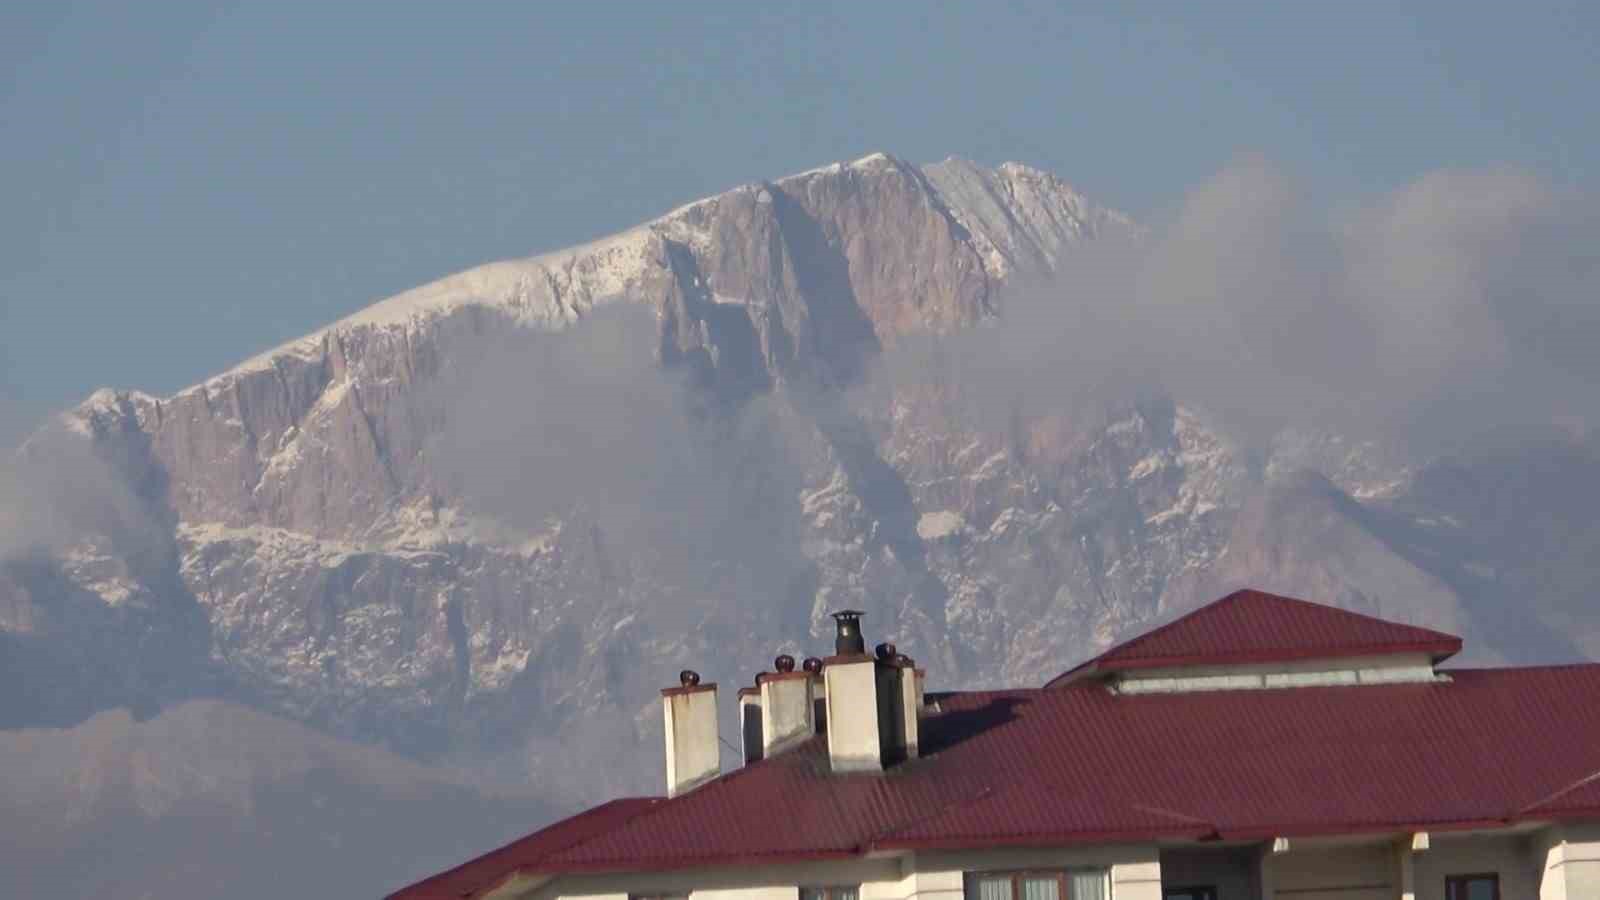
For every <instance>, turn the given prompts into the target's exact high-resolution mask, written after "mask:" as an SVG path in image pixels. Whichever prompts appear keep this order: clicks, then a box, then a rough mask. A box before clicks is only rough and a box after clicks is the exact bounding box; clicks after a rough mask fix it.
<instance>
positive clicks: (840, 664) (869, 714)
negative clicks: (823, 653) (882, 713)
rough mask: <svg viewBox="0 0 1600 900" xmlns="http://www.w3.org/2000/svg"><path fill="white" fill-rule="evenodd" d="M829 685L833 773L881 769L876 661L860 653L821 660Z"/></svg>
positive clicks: (830, 756)
mask: <svg viewBox="0 0 1600 900" xmlns="http://www.w3.org/2000/svg"><path fill="white" fill-rule="evenodd" d="M822 677H823V680H824V681H825V682H826V683H827V686H828V762H829V763H830V764H831V765H832V766H833V771H835V772H878V771H881V770H882V769H883V732H882V730H881V729H880V727H879V725H880V723H879V721H878V719H879V716H878V661H877V660H876V659H873V658H872V657H871V656H868V655H867V654H865V653H863V654H860V655H859V656H857V655H846V654H838V655H835V656H830V657H828V658H827V659H826V660H823V669H822Z"/></svg>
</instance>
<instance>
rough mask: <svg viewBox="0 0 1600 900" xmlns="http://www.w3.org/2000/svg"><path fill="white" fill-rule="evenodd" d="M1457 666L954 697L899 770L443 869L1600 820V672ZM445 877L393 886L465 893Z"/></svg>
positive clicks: (485, 881) (801, 782) (736, 797)
mask: <svg viewBox="0 0 1600 900" xmlns="http://www.w3.org/2000/svg"><path fill="white" fill-rule="evenodd" d="M1402 627H1403V626H1402ZM1449 676H1450V677H1449V678H1448V679H1447V680H1443V681H1439V682H1433V683H1418V684H1387V685H1360V686H1346V687H1304V688H1293V689H1281V690H1251V691H1218V692H1210V693H1188V694H1143V695H1129V694H1117V693H1113V692H1111V691H1108V690H1106V689H1105V688H1104V687H1103V686H1102V685H1101V684H1100V683H1098V682H1096V681H1080V682H1076V683H1073V684H1071V685H1069V686H1066V687H1062V688H1058V689H1053V690H1015V691H999V692H983V693H962V694H952V695H943V696H939V697H936V698H932V699H936V700H937V706H935V707H932V708H930V710H929V711H928V713H927V714H926V715H925V716H924V717H923V719H922V722H921V746H922V752H923V754H924V755H923V757H922V758H921V759H917V760H913V761H910V762H907V763H904V764H901V765H898V766H895V767H894V768H892V769H891V770H890V771H888V772H885V773H882V774H877V775H863V774H857V775H833V774H831V773H830V771H829V766H828V756H827V744H826V738H825V736H818V737H816V738H813V739H812V740H810V741H807V742H806V743H804V744H802V745H800V746H799V747H798V748H796V749H794V750H792V751H789V752H787V753H784V754H782V755H779V756H777V757H773V758H770V759H766V760H762V761H760V762H757V763H754V764H752V765H749V766H746V767H744V768H742V769H738V770H736V771H734V772H732V773H731V774H728V775H725V776H723V777H721V778H718V779H716V780H714V781H711V782H709V783H708V784H706V785H704V786H703V787H700V788H698V789H696V790H694V791H691V792H689V793H687V794H684V795H682V796H679V797H676V798H674V799H671V800H655V801H651V800H632V801H622V803H623V806H621V807H619V808H611V805H608V806H606V807H599V808H597V809H596V810H593V811H591V812H590V813H586V814H585V816H587V817H590V818H587V819H586V818H585V816H580V817H577V818H575V819H572V820H568V822H566V823H562V824H560V825H557V826H553V828H551V829H546V830H545V831H543V832H539V833H538V834H536V835H533V836H531V837H530V838H528V839H526V841H528V842H530V843H529V844H527V846H524V847H522V848H521V849H520V850H517V849H514V848H518V847H519V845H520V844H521V843H522V842H519V844H513V845H510V846H509V847H507V848H502V849H501V850H498V851H495V852H494V853H491V854H489V855H487V856H485V857H482V858H480V859H478V860H474V861H473V862H471V863H468V864H466V865H465V866H462V867H459V868H458V869H456V870H452V872H450V873H446V874H445V875H444V876H439V877H440V878H441V879H443V878H450V879H453V880H451V881H449V882H448V883H449V885H450V886H451V887H450V890H458V889H464V890H468V891H471V890H477V889H481V888H482V887H484V886H492V885H493V884H497V883H499V882H501V881H503V880H504V879H505V878H506V877H507V876H509V875H510V874H511V873H512V872H514V871H517V870H521V871H524V872H542V873H564V872H580V871H603V870H645V871H648V870H661V869H673V868H683V867H690V866H703V865H727V864H737V863H750V862H757V861H773V862H776V861H801V860H814V859H824V858H831V857H848V856H856V855H859V854H863V853H868V852H871V851H875V850H890V849H900V848H931V847H982V846H999V845H1007V846H1026V845H1046V844H1048V845H1065V844H1074V843H1090V842H1102V841H1123V840H1154V839H1161V838H1172V839H1203V838H1223V839H1228V838H1238V839H1256V838H1261V839H1265V838H1270V837H1274V836H1292V835H1301V834H1338V833H1361V832H1385V831H1399V830H1405V829H1412V830H1418V829H1429V828H1431V829H1434V830H1442V829H1446V828H1464V827H1472V826H1475V825H1482V826H1490V825H1500V824H1506V823H1509V822H1513V821H1527V820H1537V821H1543V820H1546V819H1555V818H1562V817H1571V816H1583V815H1587V816H1591V817H1600V702H1597V701H1600V665H1584V666H1568V667H1552V668H1525V669H1488V670H1476V669H1474V670H1457V671H1453V672H1450V673H1449ZM432 882H433V880H430V881H429V882H423V883H422V884H420V885H418V886H417V887H416V888H412V889H407V890H405V891H402V892H400V893H398V894H396V895H395V896H396V897H402V898H424V897H426V898H437V897H444V896H464V895H463V894H460V893H455V894H446V893H439V892H437V891H436V890H434V889H432V888H429V887H428V885H430V884H431V883H432ZM462 886H465V887H464V888H463V887H462Z"/></svg>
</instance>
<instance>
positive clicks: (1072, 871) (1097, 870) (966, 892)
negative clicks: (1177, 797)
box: [961, 866, 1499, 900]
mask: <svg viewBox="0 0 1600 900" xmlns="http://www.w3.org/2000/svg"><path fill="white" fill-rule="evenodd" d="M1088 873H1094V874H1096V875H1099V876H1100V879H1101V884H1102V886H1103V888H1104V890H1102V891H1101V894H1102V895H1103V896H1105V897H1107V898H1109V897H1110V896H1111V883H1110V876H1111V870H1110V869H1108V868H1106V867H1103V866H1071V867H1066V868H1060V869H982V870H978V871H974V872H967V873H966V878H965V879H963V881H962V884H961V893H962V896H963V898H966V897H969V896H970V895H971V886H972V884H973V882H975V881H977V880H978V879H979V878H1007V879H1010V881H1011V900H1022V881H1023V879H1025V878H1054V879H1055V880H1056V896H1057V897H1058V898H1059V900H1075V898H1074V897H1073V896H1072V878H1071V876H1073V875H1083V874H1088ZM1495 900H1499V898H1498V897H1497V898H1495Z"/></svg>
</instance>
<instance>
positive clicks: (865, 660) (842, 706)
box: [822, 610, 918, 772]
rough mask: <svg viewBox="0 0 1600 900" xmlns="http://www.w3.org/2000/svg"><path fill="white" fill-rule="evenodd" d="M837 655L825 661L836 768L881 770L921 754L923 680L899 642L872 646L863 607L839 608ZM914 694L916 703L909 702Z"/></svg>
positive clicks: (832, 756)
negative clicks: (864, 633)
mask: <svg viewBox="0 0 1600 900" xmlns="http://www.w3.org/2000/svg"><path fill="white" fill-rule="evenodd" d="M833 616H834V621H835V622H836V623H837V626H838V633H837V635H836V636H835V638H834V649H835V655H834V656H831V657H829V658H828V659H827V660H825V661H824V663H823V670H822V671H823V680H824V686H825V689H826V691H827V709H828V715H827V718H828V726H827V728H828V760H829V762H830V764H831V765H832V767H833V771H835V772H878V771H882V770H883V768H884V767H885V766H886V765H891V764H893V763H896V762H899V761H901V760H903V759H908V758H911V757H914V756H916V752H917V751H916V747H917V724H918V722H917V712H918V706H917V705H916V703H915V700H916V691H917V683H916V677H915V670H914V669H913V668H912V667H911V665H910V660H909V659H907V658H906V657H903V656H900V655H899V654H898V653H896V652H895V648H894V645H893V644H880V645H878V652H877V654H876V655H875V656H873V655H868V654H867V652H866V642H865V641H864V640H863V639H862V637H861V613H860V612H858V611H856V610H844V611H842V612H837V613H834V614H833ZM908 699H909V700H910V704H909V705H908V702H907V701H908Z"/></svg>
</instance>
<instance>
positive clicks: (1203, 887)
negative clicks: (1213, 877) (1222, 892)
mask: <svg viewBox="0 0 1600 900" xmlns="http://www.w3.org/2000/svg"><path fill="white" fill-rule="evenodd" d="M1174 894H1188V895H1189V896H1191V897H1197V896H1198V897H1210V898H1211V900H1216V898H1217V886H1216V885H1214V884H1180V885H1173V886H1172V887H1167V886H1166V885H1162V886H1161V900H1169V898H1170V897H1171V896H1172V895H1174Z"/></svg>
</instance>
